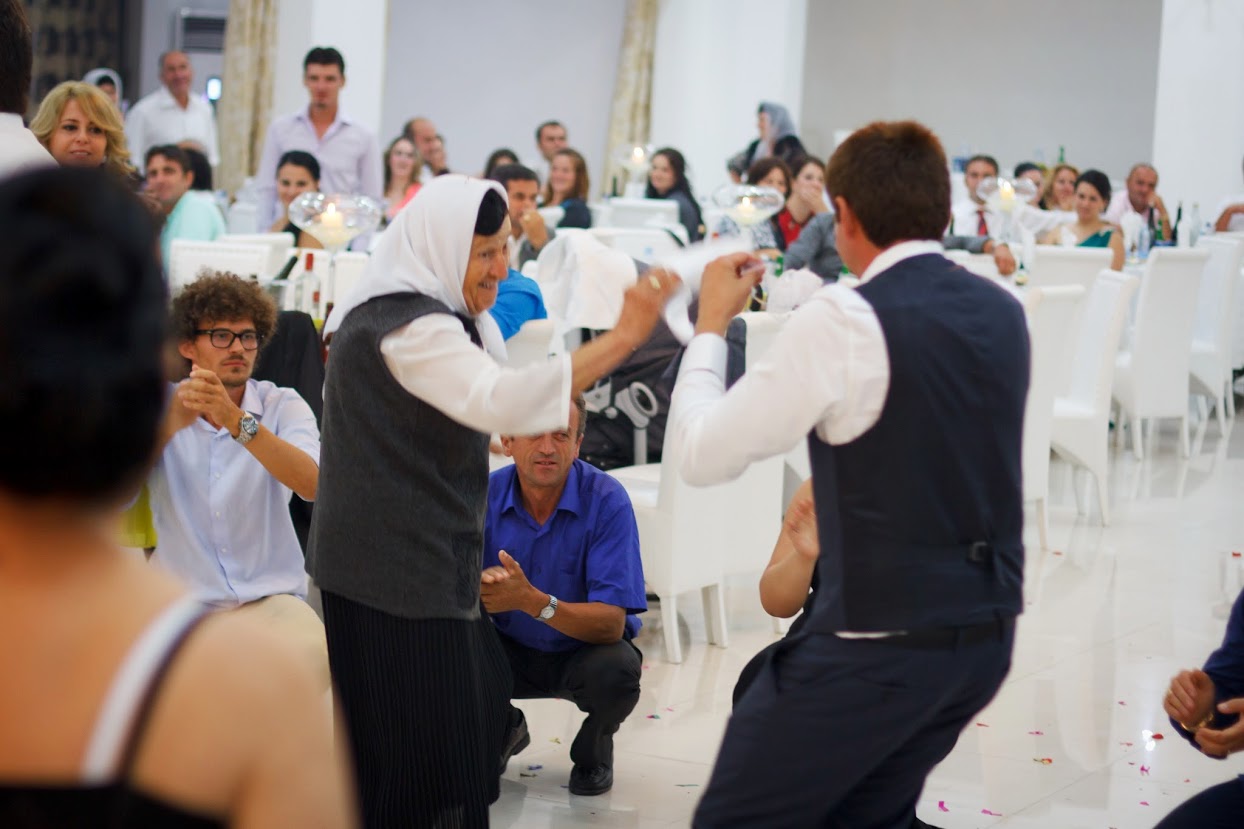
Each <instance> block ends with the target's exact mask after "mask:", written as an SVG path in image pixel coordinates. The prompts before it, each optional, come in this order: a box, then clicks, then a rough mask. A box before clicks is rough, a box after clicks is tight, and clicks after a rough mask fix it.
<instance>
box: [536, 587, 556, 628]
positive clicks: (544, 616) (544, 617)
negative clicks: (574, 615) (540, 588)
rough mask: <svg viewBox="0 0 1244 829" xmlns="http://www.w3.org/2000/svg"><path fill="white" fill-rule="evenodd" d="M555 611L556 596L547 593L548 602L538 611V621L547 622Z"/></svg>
mask: <svg viewBox="0 0 1244 829" xmlns="http://www.w3.org/2000/svg"><path fill="white" fill-rule="evenodd" d="M556 612H557V597H556V596H554V595H552V594H551V593H550V594H549V603H548V604H547V605H546V606H545V608H544V609H543V610H541V611H540V621H541V622H547V621H548V620H549V619H552V618H553V614H554V613H556Z"/></svg>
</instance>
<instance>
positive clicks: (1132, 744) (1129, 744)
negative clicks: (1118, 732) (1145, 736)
mask: <svg viewBox="0 0 1244 829" xmlns="http://www.w3.org/2000/svg"><path fill="white" fill-rule="evenodd" d="M1119 745H1121V746H1127V747H1128V748H1131V747H1132V746H1134V745H1136V744H1135V743H1129V742H1128V741H1127V740H1120V741H1119Z"/></svg>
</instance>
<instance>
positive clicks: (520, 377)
mask: <svg viewBox="0 0 1244 829" xmlns="http://www.w3.org/2000/svg"><path fill="white" fill-rule="evenodd" d="M380 353H381V355H383V357H384V362H385V365H386V366H388V368H389V371H390V372H391V373H392V374H393V377H394V378H395V379H396V380H397V381H398V382H399V383H401V385H402V388H404V389H406V390H407V391H408V392H410V393H411V394H412V395H414V396H415V397H418V398H419V399H420V400H422V401H424V402H425V403H427V404H428V405H430V406H433V407H435V408H436V409H438V410H439V411H440V412H442V413H443V414H445V415H446V416H447V417H451V418H453V419H454V420H456V421H458V422H459V423H461V424H462V425H463V426H467V427H470V428H472V429H475V430H476V431H479V432H497V433H500V434H503V435H537V434H543V433H545V432H551V431H554V430H556V429H564V428H566V426H567V425H569V423H570V406H571V401H570V380H571V368H570V355H569V354H562V355H559V356H558V357H556V358H553V359H550V360H549V361H548V362H547V363H540V364H535V365H530V366H524V367H522V368H517V369H515V368H505V367H504V366H501V365H498V364H497V362H496V361H495V360H493V358H492V357H490V356H489V355H488V353H487V352H485V351H484V350H483V349H482V348H480V347H479V346H477V345H475V344H474V343H473V342H471V338H470V336H468V334H467V332H466V330H465V329H464V328H463V327H462V322H461V321H460V320H459V319H457V318H456V317H453V316H450V315H449V314H426V315H424V316H422V317H419V318H418V319H415V320H414V321H412V322H410V323H409V324H407V325H405V326H403V327H402V328H398V329H396V330H394V331H392V332H390V333H388V334H386V335H385V337H384V339H382V340H381V341H380Z"/></svg>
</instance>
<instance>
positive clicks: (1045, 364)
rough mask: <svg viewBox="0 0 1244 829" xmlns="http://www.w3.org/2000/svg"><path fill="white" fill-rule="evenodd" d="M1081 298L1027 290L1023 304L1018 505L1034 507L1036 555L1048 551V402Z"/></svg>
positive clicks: (1072, 288)
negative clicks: (1025, 373) (1025, 363)
mask: <svg viewBox="0 0 1244 829" xmlns="http://www.w3.org/2000/svg"><path fill="white" fill-rule="evenodd" d="M1085 293H1086V292H1085V290H1084V288H1082V287H1080V286H1079V285H1057V286H1053V287H1049V288H1029V289H1028V292H1027V294H1026V295H1025V298H1024V299H1025V309H1024V310H1025V311H1026V312H1027V315H1028V335H1029V339H1030V341H1031V350H1030V353H1031V363H1032V368H1031V371H1030V373H1029V379H1028V401H1027V403H1026V404H1025V408H1024V439H1023V456H1022V457H1023V460H1022V464H1023V466H1022V468H1023V473H1024V501H1026V502H1035V503H1036V511H1037V534H1038V537H1039V538H1040V541H1041V549H1042V550H1048V549H1049V547H1050V545H1049V518H1048V515H1047V511H1048V510H1047V507H1048V501H1049V495H1050V433H1051V430H1052V429H1053V422H1054V398H1055V396H1056V394H1057V392H1058V391H1059V389H1061V387H1062V386H1061V382H1062V379H1063V375H1064V371H1063V368H1064V365H1063V362H1064V358H1065V355H1066V347H1065V344H1066V337H1067V332H1068V331H1070V330H1073V327H1072V326H1073V321H1074V320H1075V318H1076V316H1077V315H1078V314H1079V312H1080V305H1081V302H1082V300H1083V299H1084V296H1085Z"/></svg>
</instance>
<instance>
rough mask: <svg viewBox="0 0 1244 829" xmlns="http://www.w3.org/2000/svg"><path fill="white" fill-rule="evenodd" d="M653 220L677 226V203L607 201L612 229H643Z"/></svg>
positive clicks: (661, 201)
mask: <svg viewBox="0 0 1244 829" xmlns="http://www.w3.org/2000/svg"><path fill="white" fill-rule="evenodd" d="M653 219H656V220H657V221H659V222H661V223H663V224H678V202H676V201H673V200H672V199H627V198H616V199H610V200H609V224H610V225H611V226H613V227H645V226H647V225H648V224H649V222H651V221H652V220H653Z"/></svg>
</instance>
